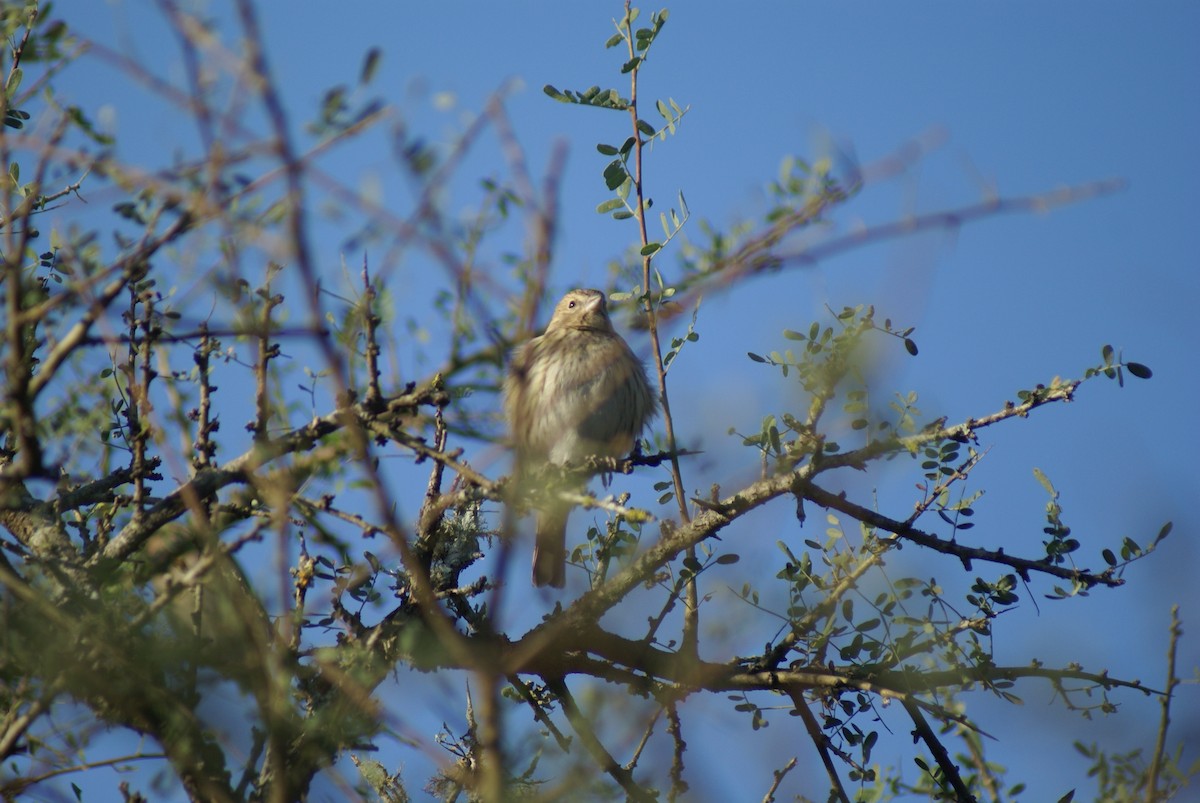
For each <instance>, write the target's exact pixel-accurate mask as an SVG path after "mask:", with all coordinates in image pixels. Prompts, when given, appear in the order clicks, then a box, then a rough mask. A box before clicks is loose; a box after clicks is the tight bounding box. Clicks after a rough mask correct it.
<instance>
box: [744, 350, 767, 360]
mask: <svg viewBox="0 0 1200 803" xmlns="http://www.w3.org/2000/svg"><path fill="white" fill-rule="evenodd" d="M746 356H747V357H749V358H750V359H752V360H754V361H755V362H766V361H767V358H766V357H760V356H759V355H757V354H755V353H754V352H753V351H747V352H746Z"/></svg>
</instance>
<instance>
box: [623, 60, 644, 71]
mask: <svg viewBox="0 0 1200 803" xmlns="http://www.w3.org/2000/svg"><path fill="white" fill-rule="evenodd" d="M641 63H642V57H641V56H634V57H633V58H631V59H630V60H629V61H627V62H625V63H624V64H622V65H621V72H622V73H630V72H633V71H634V70H636V69H637V68H638V65H639V64H641Z"/></svg>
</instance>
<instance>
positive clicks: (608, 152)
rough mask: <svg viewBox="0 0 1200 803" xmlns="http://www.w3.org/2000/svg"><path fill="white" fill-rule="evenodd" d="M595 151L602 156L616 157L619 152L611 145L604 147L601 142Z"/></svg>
mask: <svg viewBox="0 0 1200 803" xmlns="http://www.w3.org/2000/svg"><path fill="white" fill-rule="evenodd" d="M596 150H598V151H600V153H602V154H604V155H605V156H616V155H617V154H618V153H620V151H618V150H617V149H616V148H615V147H613V146H612V145H605V144H604V143H603V142H601V143H599V144H598V145H597V146H596Z"/></svg>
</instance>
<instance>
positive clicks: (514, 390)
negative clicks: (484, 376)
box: [504, 290, 658, 588]
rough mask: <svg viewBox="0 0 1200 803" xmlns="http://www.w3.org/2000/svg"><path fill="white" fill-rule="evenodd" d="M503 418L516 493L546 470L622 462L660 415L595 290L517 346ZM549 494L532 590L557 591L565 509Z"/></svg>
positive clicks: (576, 295)
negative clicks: (591, 461) (602, 460)
mask: <svg viewBox="0 0 1200 803" xmlns="http://www.w3.org/2000/svg"><path fill="white" fill-rule="evenodd" d="M504 412H505V416H506V418H507V419H508V425H509V429H510V431H511V433H512V438H513V445H514V446H515V448H516V465H515V471H514V476H515V477H516V479H517V483H518V487H520V485H521V484H522V483H526V482H528V481H529V480H530V479H531V478H532V477H535V476H537V472H538V470H539V469H540V468H542V467H544V466H545V465H546V464H551V465H554V466H566V465H568V464H579V463H581V462H582V461H584V460H585V459H587V458H588V457H591V456H596V457H609V458H616V457H623V456H625V455H626V454H628V453H629V452H630V451H631V450H632V449H633V446H634V444H635V443H636V442H637V439H638V437H639V436H640V435H641V434H642V430H643V429H644V428H645V427H646V425H647V424H648V423H649V422H650V420H651V419H652V418H653V417H654V415H655V413H657V412H658V398H657V396H656V395H655V393H654V392H653V391H652V390H651V388H650V383H649V381H648V380H647V379H646V370H645V368H644V367H643V366H642V362H641V360H639V359H638V358H637V356H636V355H635V354H634V353H633V351H632V350H631V349H630V348H629V344H627V343H626V342H625V340H624V339H623V338H622V337H621V336H620V335H619V334H617V332H616V330H614V329H613V325H612V321H610V320H609V318H608V305H607V302H606V301H605V298H604V293H601V292H600V291H599V290H572V291H571V292H569V293H567V294H566V295H565V296H563V298H562V300H561V301H559V302H558V306H556V307H555V308H554V315H553V316H552V317H551V318H550V323H549V325H547V326H546V331H545V333H543V334H542V335H541V336H540V337H535V338H533V339H532V340H530V341H528V342H526V343H524V344H522V345H521V346H518V347H517V348H516V349H515V350H514V351H513V355H512V361H511V363H510V365H509V369H508V376H507V378H506V379H505V380H504ZM563 490H575V488H574V487H573V484H572V483H569V482H568V483H566V484H565V485H560V486H559V487H557V488H552V489H551V493H550V495H549V496H548V497H546V500H545V501H543V502H542V503H540V509H539V510H538V511H537V539H536V544H535V546H534V549H533V583H534V585H537V586H547V585H549V586H555V587H557V588H561V587H562V585H563V583H564V581H565V579H566V577H565V574H566V560H567V549H566V527H567V516H568V515H569V514H570V512H571V507H570V504H569V503H568V502H566V501H564V500H562V499H555V498H554V492H555V491H563Z"/></svg>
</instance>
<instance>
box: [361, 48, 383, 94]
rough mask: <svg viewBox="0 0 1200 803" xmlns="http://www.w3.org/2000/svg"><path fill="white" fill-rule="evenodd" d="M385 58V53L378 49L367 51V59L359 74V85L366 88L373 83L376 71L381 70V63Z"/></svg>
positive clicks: (364, 60)
mask: <svg viewBox="0 0 1200 803" xmlns="http://www.w3.org/2000/svg"><path fill="white" fill-rule="evenodd" d="M382 58H383V51H382V50H380V49H379V48H377V47H373V48H371V49H370V50H368V51H367V55H366V58H364V59H363V66H362V69H361V70H360V71H359V73H358V83H359V84H360V85H363V86H365V85H366V84H369V83H371V79H373V78H374V77H375V72H376V70H378V69H379V62H380V61H381V60H382Z"/></svg>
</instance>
